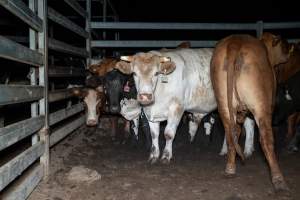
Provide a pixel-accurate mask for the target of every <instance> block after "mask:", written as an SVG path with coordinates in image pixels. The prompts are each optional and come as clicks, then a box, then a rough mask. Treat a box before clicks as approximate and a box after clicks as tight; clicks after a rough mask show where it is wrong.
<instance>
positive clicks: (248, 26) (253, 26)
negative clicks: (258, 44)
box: [91, 22, 257, 30]
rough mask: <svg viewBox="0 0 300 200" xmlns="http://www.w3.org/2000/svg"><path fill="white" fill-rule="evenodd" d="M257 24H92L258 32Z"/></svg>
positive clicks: (95, 24)
mask: <svg viewBox="0 0 300 200" xmlns="http://www.w3.org/2000/svg"><path fill="white" fill-rule="evenodd" d="M256 27H257V24H256V23H167V22H165V23H154V22H91V28H93V29H147V30H150V29H153V30H256Z"/></svg>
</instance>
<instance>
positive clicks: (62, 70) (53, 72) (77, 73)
mask: <svg viewBox="0 0 300 200" xmlns="http://www.w3.org/2000/svg"><path fill="white" fill-rule="evenodd" d="M48 76H49V77H84V76H85V70H84V69H82V68H75V67H62V66H49V70H48Z"/></svg>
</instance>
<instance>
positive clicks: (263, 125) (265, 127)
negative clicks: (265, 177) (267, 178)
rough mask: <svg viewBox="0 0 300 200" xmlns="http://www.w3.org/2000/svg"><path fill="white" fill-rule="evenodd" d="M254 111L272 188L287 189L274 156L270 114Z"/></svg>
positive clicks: (277, 189)
mask: <svg viewBox="0 0 300 200" xmlns="http://www.w3.org/2000/svg"><path fill="white" fill-rule="evenodd" d="M254 113H255V115H254V117H255V121H256V124H257V125H258V128H259V131H260V143H261V146H262V149H263V152H264V154H265V156H266V159H267V161H268V164H269V167H270V170H271V177H272V183H273V185H274V188H275V190H276V191H288V190H289V189H288V187H287V185H286V183H285V180H284V178H283V175H282V173H281V170H280V168H279V165H278V162H277V159H276V156H275V151H274V138H273V132H272V126H271V118H272V115H271V114H268V113H266V112H264V113H260V112H257V111H256V112H255V111H254ZM270 113H271V112H270Z"/></svg>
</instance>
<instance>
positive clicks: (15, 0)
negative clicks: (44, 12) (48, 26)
mask: <svg viewBox="0 0 300 200" xmlns="http://www.w3.org/2000/svg"><path fill="white" fill-rule="evenodd" d="M0 5H2V6H3V7H4V8H6V9H7V10H8V11H10V12H11V13H13V14H14V15H15V16H17V17H19V18H20V19H21V20H22V21H24V22H25V23H26V24H28V25H29V26H30V27H31V28H32V29H34V30H36V31H38V32H42V31H43V21H42V20H41V19H40V18H39V17H38V16H37V15H36V14H35V13H34V12H33V11H32V10H31V9H30V8H29V7H28V6H27V5H26V4H25V3H24V2H23V1H20V0H0Z"/></svg>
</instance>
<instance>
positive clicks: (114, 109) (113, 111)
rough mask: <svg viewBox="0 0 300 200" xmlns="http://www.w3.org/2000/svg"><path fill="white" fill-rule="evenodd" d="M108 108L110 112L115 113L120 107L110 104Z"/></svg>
mask: <svg viewBox="0 0 300 200" xmlns="http://www.w3.org/2000/svg"><path fill="white" fill-rule="evenodd" d="M109 110H110V112H111V113H114V114H115V113H119V112H120V111H121V108H120V106H110V107H109Z"/></svg>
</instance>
